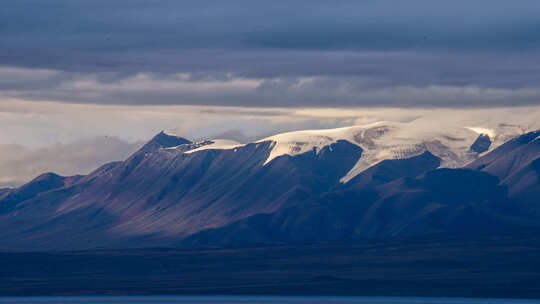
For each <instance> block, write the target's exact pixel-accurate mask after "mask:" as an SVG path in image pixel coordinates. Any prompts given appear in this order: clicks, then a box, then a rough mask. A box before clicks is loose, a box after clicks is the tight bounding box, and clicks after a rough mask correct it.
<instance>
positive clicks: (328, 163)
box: [0, 122, 540, 250]
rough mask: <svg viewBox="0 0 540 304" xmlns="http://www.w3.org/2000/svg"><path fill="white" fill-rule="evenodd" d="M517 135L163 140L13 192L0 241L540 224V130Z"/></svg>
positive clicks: (164, 242)
mask: <svg viewBox="0 0 540 304" xmlns="http://www.w3.org/2000/svg"><path fill="white" fill-rule="evenodd" d="M519 130H520V129H519V128H515V127H513V126H506V125H500V126H498V127H497V128H489V127H486V126H462V127H455V128H444V130H433V129H426V128H424V127H422V128H419V127H418V126H417V125H415V123H403V122H401V123H396V122H377V123H373V124H369V125H360V126H352V127H344V128H338V129H327V130H305V131H295V132H288V133H283V134H277V135H274V136H270V137H267V138H263V139H261V140H258V141H255V142H252V143H248V144H241V143H237V142H234V141H230V140H224V139H212V140H204V141H200V142H191V141H189V140H187V139H184V138H181V137H179V136H177V135H174V134H172V133H170V132H161V133H159V134H158V135H156V136H155V137H154V138H153V139H152V140H150V141H149V142H148V143H147V144H146V145H145V146H143V147H142V148H141V149H140V150H139V151H137V152H136V153H134V154H133V155H131V156H130V157H129V158H128V159H126V160H125V161H122V162H114V163H109V164H106V165H103V166H102V167H100V168H98V169H97V170H95V171H94V172H92V173H90V174H88V175H86V176H75V177H61V176H58V175H55V174H51V173H49V174H45V175H43V176H40V177H38V178H36V179H35V180H33V181H31V182H29V183H28V184H26V185H24V186H23V187H21V188H19V189H4V190H1V191H0V230H1V231H3V234H2V235H0V241H1V242H0V244H2V246H3V247H2V249H6V250H9V249H25V250H38V249H79V248H93V247H116V248H118V247H134V246H142V247H146V246H176V245H193V244H216V243H219V244H231V243H245V242H302V241H318V240H329V239H345V238H361V237H379V236H390V235H402V234H406V235H409V234H423V233H435V232H450V231H455V230H459V229H467V228H470V227H473V226H474V227H476V228H481V229H494V228H495V227H499V228H500V227H506V226H512V227H514V226H516V225H518V226H531V225H532V226H535V225H538V224H540V212H537V211H535V210H540V205H538V204H537V202H538V201H540V200H539V199H538V195H539V193H540V192H538V183H539V182H538V180H539V179H538V174H540V173H539V172H540V171H539V170H537V169H538V166H537V165H538V164H537V163H538V159H539V158H540V150H539V149H538V147H539V144H540V143H539V140H538V135H539V132H536V133H535V132H532V133H528V134H526V135H523V136H520V137H516V136H517V135H519V134H518V133H519V132H523V131H519ZM518 131H519V132H518ZM509 139H510V140H509ZM508 140H509V141H508ZM505 142H506V143H505ZM503 143H504V144H503ZM518 164H519V165H518ZM466 165H468V167H467V168H463V169H455V168H462V167H465V166H466ZM509 166H510V167H509ZM507 168H512V170H510V171H511V172H515V173H512V174H510V173H508V172H510V171H509V169H507ZM501 172H502V173H501ZM507 189H510V191H507Z"/></svg>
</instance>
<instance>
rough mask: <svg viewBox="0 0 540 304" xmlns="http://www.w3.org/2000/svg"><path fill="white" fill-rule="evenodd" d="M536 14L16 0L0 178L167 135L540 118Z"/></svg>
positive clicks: (503, 7) (377, 3) (1, 67)
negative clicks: (446, 118) (415, 120)
mask: <svg viewBox="0 0 540 304" xmlns="http://www.w3.org/2000/svg"><path fill="white" fill-rule="evenodd" d="M538 16H540V2H539V1H537V0H530V1H527V0H516V1H507V0H504V1H502V0H491V1H474V0H467V1H465V0H455V1H436V0H435V1H434V0H413V1H397V0H395V1H387V0H363V1H359V0H350V1H349V0H347V1H340V0H336V1H326V0H325V1H323V0H309V1H308V0H299V1H259V0H238V1H222V0H199V1H178V0H171V1H168V0H161V1H157V0H156V1H150V0H114V1H111V0H94V1H73V0H47V1H43V0H5V1H3V2H2V9H1V10H0V38H1V39H0V172H1V173H0V186H1V185H15V184H20V183H21V182H23V181H25V180H28V179H29V178H31V177H32V176H33V175H35V174H37V173H39V172H42V171H49V170H54V171H57V172H60V173H62V174H73V173H77V172H80V173H86V172H88V171H89V170H91V169H92V168H94V167H95V166H97V165H98V164H100V163H102V162H105V161H108V160H115V159H122V158H124V157H126V156H127V155H128V154H129V153H131V152H132V151H133V150H134V149H136V148H137V147H138V146H139V145H140V144H141V143H142V142H143V141H144V140H146V139H148V138H149V137H151V136H152V135H153V134H155V133H157V132H158V131H160V130H162V129H170V130H175V131H176V132H178V133H180V134H182V135H185V136H186V137H190V138H202V137H211V136H216V135H220V136H222V137H229V138H234V139H237V140H240V141H247V140H250V139H253V138H256V137H260V136H264V135H268V134H271V133H273V132H279V131H284V130H292V129H301V128H307V127H309V128H313V127H321V128H325V127H334V126H342V125H347V124H351V123H358V122H370V121H372V120H375V119H383V118H384V119H396V120H404V119H412V118H411V117H418V116H419V115H431V116H433V117H440V116H441V113H447V114H448V113H454V114H448V115H455V116H461V115H462V114H455V113H473V112H474V113H477V114H475V117H482V118H483V119H491V120H494V119H498V118H497V117H504V118H505V119H510V118H509V117H511V118H512V119H514V120H520V115H524V114H523V113H529V116H530V115H531V114H530V113H536V114H538V113H540V112H538V107H540V81H539V80H540V52H539V51H540V34H539V33H540V18H538ZM448 111H450V112H448ZM507 113H511V115H510V114H507ZM488 114H489V115H491V116H492V117H486V115H488ZM539 120H540V118H539ZM59 151H63V152H62V153H60V152H59Z"/></svg>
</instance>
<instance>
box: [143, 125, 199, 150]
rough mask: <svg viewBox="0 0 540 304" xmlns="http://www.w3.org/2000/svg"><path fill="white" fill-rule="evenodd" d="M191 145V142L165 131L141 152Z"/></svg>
mask: <svg viewBox="0 0 540 304" xmlns="http://www.w3.org/2000/svg"><path fill="white" fill-rule="evenodd" d="M190 143H191V141H189V140H187V139H185V138H182V137H180V136H178V135H176V134H173V133H171V132H169V131H165V130H164V131H161V132H159V133H158V134H157V135H156V136H154V137H153V138H152V139H151V140H150V141H149V142H148V143H146V145H144V147H142V149H141V150H143V151H151V150H155V149H159V148H170V147H176V146H179V145H184V144H190Z"/></svg>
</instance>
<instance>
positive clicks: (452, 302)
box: [0, 296, 540, 304]
mask: <svg viewBox="0 0 540 304" xmlns="http://www.w3.org/2000/svg"><path fill="white" fill-rule="evenodd" d="M0 303H1V304H12V303H13V304H22V303H24V304H40V303H46V304H55V303H66V304H68V303H75V304H103V303H111V304H132V303H133V304H175V303H182V304H184V303H185V304H304V303H305V304H307V303H309V304H312V303H313V304H317V303H330V304H353V303H360V304H409V303H412V304H492V303H493V304H521V303H523V304H525V303H527V304H528V303H540V300H514V299H465V298H413V297H278V296H91V297H88V296H80V297H72V296H69V297H68V296H66V297H0Z"/></svg>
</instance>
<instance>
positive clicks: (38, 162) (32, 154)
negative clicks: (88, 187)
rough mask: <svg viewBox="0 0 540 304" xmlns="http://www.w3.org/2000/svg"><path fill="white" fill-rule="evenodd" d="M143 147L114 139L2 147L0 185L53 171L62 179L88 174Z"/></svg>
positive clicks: (8, 184)
mask: <svg viewBox="0 0 540 304" xmlns="http://www.w3.org/2000/svg"><path fill="white" fill-rule="evenodd" d="M141 145H142V143H140V142H137V143H128V142H125V141H123V140H120V139H117V138H114V137H96V138H90V139H80V140H77V141H75V142H71V143H68V144H60V143H58V144H54V145H51V146H47V147H43V148H39V149H32V148H28V147H24V146H20V145H13V144H0V172H2V173H1V175H0V185H1V186H11V187H14V186H19V185H21V184H23V183H25V182H27V181H29V180H31V179H32V178H34V177H36V176H37V175H39V174H42V173H44V172H50V171H53V172H55V173H58V174H61V175H75V174H86V173H89V172H90V171H92V170H94V169H96V168H98V167H99V166H101V165H102V164H104V163H106V162H109V161H113V160H123V159H125V158H126V157H127V156H128V155H129V154H131V153H133V152H134V151H135V150H136V149H137V148H138V147H140V146H141Z"/></svg>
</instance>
